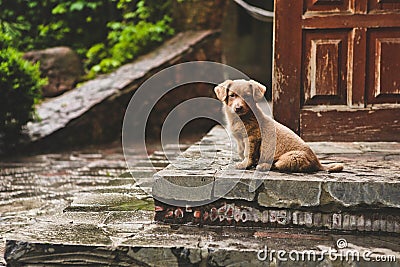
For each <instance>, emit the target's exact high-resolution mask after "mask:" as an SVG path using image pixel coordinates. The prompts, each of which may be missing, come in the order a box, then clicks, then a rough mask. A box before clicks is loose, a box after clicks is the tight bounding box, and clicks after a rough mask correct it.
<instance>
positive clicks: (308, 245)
mask: <svg viewBox="0 0 400 267" xmlns="http://www.w3.org/2000/svg"><path fill="white" fill-rule="evenodd" d="M206 138H207V137H206ZM312 146H313V147H314V149H315V150H316V152H317V154H318V155H319V156H320V157H321V158H323V160H324V162H330V161H333V160H334V161H341V162H344V163H345V165H346V169H347V171H348V172H347V173H343V174H341V175H342V176H340V179H341V180H342V181H343V182H346V176H347V175H350V176H354V177H357V174H358V175H359V176H360V177H362V176H363V177H364V178H365V176H366V177H368V175H369V176H370V177H372V178H371V179H373V177H374V176H376V174H377V175H378V176H379V175H383V176H386V179H392V182H394V183H396V182H398V181H399V176H398V172H399V169H400V166H399V159H400V145H399V144H398V143H350V144H339V143H314V144H312ZM156 149H157V148H155V149H154V150H156ZM169 149H170V152H167V153H168V154H170V155H171V154H174V153H173V152H172V153H171V150H175V154H176V151H177V147H173V146H171V147H170V148H169ZM203 153H206V154H207V151H203ZM151 159H152V161H153V162H154V163H155V165H156V166H157V168H156V169H157V170H161V169H162V168H163V167H165V166H166V163H167V162H166V161H165V157H164V154H163V153H161V152H157V151H156V153H154V154H153V156H152V157H151ZM219 159H221V158H219ZM148 163H149V162H148V161H147V160H146V156H145V155H137V164H136V165H135V167H134V168H133V169H134V171H135V174H136V176H137V177H152V174H153V173H154V172H153V169H152V168H150V167H149V165H148ZM125 166H126V165H125V161H124V157H123V155H122V151H121V150H120V149H119V148H118V147H117V148H116V147H108V148H102V149H92V150H87V151H78V152H66V153H58V154H45V155H37V156H32V157H25V158H17V159H9V160H7V161H4V160H3V161H1V163H0V167H1V170H0V176H1V177H0V178H1V180H0V196H1V201H0V238H1V239H3V240H5V239H7V240H8V243H7V249H8V253H9V254H8V259H9V264H10V266H19V265H21V264H22V263H25V264H29V263H30V264H32V265H33V264H34V263H35V262H36V263H38V262H40V263H41V264H42V265H43V264H44V265H46V266H52V265H57V264H60V263H68V264H70V265H75V266H80V265H83V264H88V263H91V264H95V265H97V266H99V265H101V264H103V265H109V266H125V265H126V266H132V265H133V266H143V265H144V266H166V265H168V266H199V265H201V264H204V265H205V266H227V265H232V266H270V264H269V260H268V259H267V260H265V261H261V260H260V259H258V258H257V254H258V253H259V252H260V249H263V248H265V246H267V248H269V249H276V250H278V249H281V250H285V251H288V252H289V251H292V250H293V251H297V252H301V251H304V250H311V251H314V252H315V253H321V251H324V250H329V249H330V248H331V249H338V244H341V243H339V242H338V240H341V239H343V238H344V239H345V241H346V242H347V245H346V247H343V249H342V250H338V251H337V254H336V255H340V253H345V252H346V251H349V252H357V253H367V254H368V253H369V252H371V254H368V255H370V256H371V257H372V258H373V260H376V259H378V258H377V257H384V256H385V257H386V256H394V258H386V260H387V262H385V264H386V265H385V264H380V265H377V263H376V262H366V261H365V260H361V262H360V263H357V261H353V262H347V263H345V262H343V261H342V260H340V259H339V260H338V259H336V260H330V259H327V258H324V259H323V261H322V262H321V261H317V262H311V261H308V263H307V264H306V263H304V266H317V265H318V264H319V265H318V266H321V265H323V266H330V264H341V266H350V265H351V266H398V264H399V260H400V254H399V251H400V241H399V240H400V239H399V235H398V234H390V235H388V234H384V233H382V232H380V231H378V232H377V233H375V234H360V233H358V234H354V233H352V232H351V231H330V230H322V229H320V230H315V229H313V228H309V227H306V226H305V225H303V226H301V227H295V228H291V229H289V228H279V229H277V228H273V227H261V228H260V227H256V228H247V227H238V228H234V227H215V226H210V227H203V228H199V227H197V226H190V225H166V224H162V223H154V221H153V218H154V211H153V210H154V205H153V200H152V199H151V198H149V197H148V196H147V195H145V194H143V191H142V190H140V188H137V187H136V186H135V184H134V182H135V180H134V179H133V178H132V177H131V176H130V175H129V174H128V173H127V170H126V167H125ZM276 175H278V176H279V175H280V174H276ZM294 176H297V177H298V176H299V175H294ZM309 177H310V178H311V177H312V176H309ZM281 178H282V177H281ZM320 178H321V177H320ZM328 180H329V179H328ZM387 182H390V181H389V180H388V181H387ZM388 203H389V204H390V203H395V202H393V201H392V202H388ZM392 208H395V207H392ZM63 211H65V212H63ZM3 250H4V243H3V245H1V244H0V255H1V254H3V253H2V251H3ZM259 255H260V256H263V254H262V253H261V254H259ZM394 259H395V260H397V262H392V261H393V260H394ZM2 261H4V260H2V259H1V258H0V262H2ZM333 262H335V263H333ZM3 263H4V262H3ZM292 263H293V262H292ZM274 264H279V266H290V265H289V263H285V262H284V261H279V260H277V259H276V258H275V260H274ZM285 264H286V265H285ZM357 264H358V265H357ZM0 265H1V264H0Z"/></svg>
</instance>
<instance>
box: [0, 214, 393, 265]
mask: <svg viewBox="0 0 400 267" xmlns="http://www.w3.org/2000/svg"><path fill="white" fill-rule="evenodd" d="M153 216H154V213H153V212H152V211H133V212H132V211H126V212H121V211H100V212H89V211H88V212H66V213H63V214H60V216H55V217H52V218H47V219H41V220H40V221H38V222H37V223H36V224H34V225H33V226H31V227H28V228H26V229H23V230H21V231H18V232H17V233H11V234H8V236H7V245H6V252H5V259H6V261H7V266H60V265H63V266H64V265H66V266H170V267H173V266H271V264H276V265H274V266H293V264H296V265H298V264H301V266H332V265H334V266H339V265H340V266H400V264H399V260H400V252H399V251H400V244H399V238H398V236H389V235H374V234H369V235H353V234H348V233H347V234H340V233H335V232H327V231H312V230H304V229H268V228H267V229H266V228H252V227H210V226H207V227H195V226H187V225H167V224H155V223H154V222H153V221H152V218H153ZM308 257H310V258H308ZM346 257H347V258H346ZM378 261H380V262H378Z"/></svg>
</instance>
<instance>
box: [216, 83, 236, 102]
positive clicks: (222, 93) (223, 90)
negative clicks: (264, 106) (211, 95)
mask: <svg viewBox="0 0 400 267" xmlns="http://www.w3.org/2000/svg"><path fill="white" fill-rule="evenodd" d="M231 83H232V80H226V81H225V82H223V83H220V84H218V85H217V86H216V87H215V88H214V92H215V94H216V95H217V97H218V99H219V100H221V101H222V102H223V101H225V99H226V96H227V94H228V89H229V86H230V85H231Z"/></svg>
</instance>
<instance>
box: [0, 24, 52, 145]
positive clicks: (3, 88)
mask: <svg viewBox="0 0 400 267" xmlns="http://www.w3.org/2000/svg"><path fill="white" fill-rule="evenodd" d="M0 40H11V38H10V36H9V35H7V34H5V33H2V32H1V31H0ZM0 48H1V49H0V96H1V97H0V140H1V142H3V145H2V146H3V147H12V146H13V145H14V144H15V143H17V142H18V139H19V138H20V136H21V134H20V133H21V129H22V126H23V125H25V124H26V123H27V122H28V121H29V120H30V119H32V116H33V114H34V107H33V106H34V104H36V103H37V102H38V101H39V99H40V96H41V91H40V90H41V87H42V86H43V85H44V84H45V83H46V80H45V79H42V78H40V71H39V64H32V63H30V62H28V61H26V60H24V59H23V58H22V53H20V52H18V51H17V50H16V49H14V48H12V47H10V46H9V43H8V41H6V42H1V43H0Z"/></svg>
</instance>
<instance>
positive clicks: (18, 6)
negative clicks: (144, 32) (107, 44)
mask: <svg viewBox="0 0 400 267" xmlns="http://www.w3.org/2000/svg"><path fill="white" fill-rule="evenodd" d="M114 2H115V0H107V1H103V0H29V1H28V0H12V1H8V0H7V1H0V10H1V12H0V28H1V29H2V30H3V32H6V33H8V34H10V35H11V36H12V37H13V46H14V47H16V48H18V49H20V50H22V51H27V50H34V49H44V48H48V47H53V46H59V45H66V46H70V47H73V48H74V49H75V50H77V51H78V53H79V52H80V54H81V55H84V54H85V53H86V50H87V48H88V47H90V46H92V45H93V44H95V43H97V42H100V41H101V40H104V39H105V38H106V37H107V32H108V29H107V23H108V22H109V21H113V20H116V19H118V18H119V17H121V12H120V11H119V10H118V9H117V8H116V5H115V3H114Z"/></svg>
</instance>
